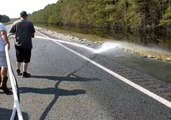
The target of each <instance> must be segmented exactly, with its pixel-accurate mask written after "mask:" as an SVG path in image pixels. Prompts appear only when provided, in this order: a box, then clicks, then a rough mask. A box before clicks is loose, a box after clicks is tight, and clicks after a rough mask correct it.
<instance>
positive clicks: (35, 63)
mask: <svg viewBox="0 0 171 120" xmlns="http://www.w3.org/2000/svg"><path fill="white" fill-rule="evenodd" d="M36 36H41V34H39V33H36ZM42 37H43V36H42ZM11 42H12V41H11ZM111 54H114V56H117V55H127V53H124V52H123V51H121V50H119V49H115V51H113V52H111V53H110V54H107V53H105V54H94V53H92V52H90V51H88V50H85V49H83V48H79V47H75V46H73V45H69V44H65V43H60V44H58V43H56V42H54V41H52V40H49V39H46V38H43V39H40V38H34V39H33V51H32V58H31V63H30V66H29V68H28V71H29V72H30V73H31V74H32V77H31V78H22V77H21V76H17V81H18V85H19V91H20V99H21V103H20V105H21V110H22V113H23V118H24V120H171V109H170V108H169V107H167V106H166V105H164V104H162V103H161V102H159V101H157V100H156V99H154V98H152V97H150V96H149V95H147V94H145V93H142V92H141V91H140V90H137V89H135V88H134V87H132V86H130V85H129V84H126V83H125V82H123V81H121V80H120V79H119V78H117V77H115V76H114V75H112V74H111V73H109V72H107V71H105V70H104V69H102V68H100V67H99V66H98V65H101V66H102V67H104V68H107V70H111V71H113V72H117V73H118V74H120V75H122V76H123V77H126V78H127V79H128V80H131V81H133V82H135V83H136V84H139V85H140V86H142V87H146V89H148V88H152V87H153V88H154V87H155V86H158V85H155V84H157V83H155V84H153V85H147V83H149V80H151V81H153V80H155V78H152V77H151V76H148V75H147V74H145V73H141V72H139V71H136V70H134V69H131V68H129V67H127V66H124V65H122V64H120V63H118V62H116V61H115V60H114V58H113V57H111V56H110V55H111ZM80 55H81V56H82V57H81V56H80ZM84 57H85V58H84ZM89 60H91V61H89ZM10 61H11V64H12V67H13V69H14V70H15V69H16V68H15V52H14V48H13V47H12V48H11V50H10ZM92 61H93V62H92ZM94 63H95V64H94ZM138 80H140V81H138ZM146 80H147V81H146ZM137 81H138V82H137ZM142 81H143V82H142ZM8 86H10V83H9V82H8ZM151 86H152V87H151ZM150 91H152V92H153V91H154V92H155V94H158V93H157V90H156V88H155V89H151V90H150ZM0 92H1V93H0V94H1V95H0V101H1V102H0V106H1V107H0V111H1V112H0V119H2V120H7V119H9V118H10V115H11V111H12V107H13V96H12V95H4V94H3V93H2V91H0ZM159 93H160V94H161V92H159ZM160 96H162V98H164V97H165V94H161V95H160ZM165 98H166V99H167V100H168V99H169V100H170V98H169V97H167V96H166V97H165Z"/></svg>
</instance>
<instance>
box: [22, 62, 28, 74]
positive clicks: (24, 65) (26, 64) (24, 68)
mask: <svg viewBox="0 0 171 120" xmlns="http://www.w3.org/2000/svg"><path fill="white" fill-rule="evenodd" d="M27 68H28V63H23V72H27Z"/></svg>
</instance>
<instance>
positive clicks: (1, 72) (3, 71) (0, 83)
mask: <svg viewBox="0 0 171 120" xmlns="http://www.w3.org/2000/svg"><path fill="white" fill-rule="evenodd" d="M5 45H7V47H8V50H9V49H10V43H9V41H8V37H7V30H6V28H5V26H4V24H3V23H1V22H0V89H2V90H3V91H4V92H5V93H6V94H10V93H11V91H10V90H9V89H8V88H7V80H8V77H7V70H8V69H7V62H6V56H5Z"/></svg>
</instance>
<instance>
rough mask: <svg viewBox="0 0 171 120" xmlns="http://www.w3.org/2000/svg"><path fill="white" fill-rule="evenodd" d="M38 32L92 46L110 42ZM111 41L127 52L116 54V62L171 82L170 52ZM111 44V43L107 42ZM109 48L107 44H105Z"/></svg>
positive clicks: (57, 33)
mask: <svg viewBox="0 0 171 120" xmlns="http://www.w3.org/2000/svg"><path fill="white" fill-rule="evenodd" d="M38 30H39V31H40V32H43V33H46V34H48V35H50V36H51V37H54V38H58V39H62V40H69V41H73V42H79V43H81V44H84V45H86V46H89V47H91V46H93V45H92V44H96V47H97V46H99V48H100V47H101V46H103V45H104V44H105V43H106V42H109V41H110V42H111V40H110V39H105V38H103V37H94V36H91V35H86V34H80V33H74V32H70V33H68V32H67V31H66V32H65V31H58V30H49V29H43V28H38ZM112 42H113V43H118V44H117V45H118V46H115V47H119V48H120V49H121V50H122V51H124V52H126V53H128V54H129V55H126V56H117V57H114V58H113V59H114V60H115V61H117V62H118V63H121V64H124V65H126V66H129V67H131V68H133V69H135V70H138V71H141V72H143V73H146V74H149V75H151V76H153V77H155V78H157V79H160V80H161V81H164V82H166V83H171V79H170V78H171V74H170V71H171V61H170V59H169V58H171V53H170V52H168V51H166V50H162V49H161V48H160V49H159V48H157V49H155V48H148V47H144V46H141V45H137V44H132V43H131V44H130V43H128V42H123V41H115V40H112ZM108 45H111V46H113V45H112V43H110V44H108ZM106 47H108V48H109V46H106ZM167 59H168V60H167Z"/></svg>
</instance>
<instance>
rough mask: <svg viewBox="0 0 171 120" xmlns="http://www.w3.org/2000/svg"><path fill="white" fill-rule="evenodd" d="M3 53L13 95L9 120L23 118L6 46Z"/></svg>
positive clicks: (20, 119)
mask: <svg viewBox="0 0 171 120" xmlns="http://www.w3.org/2000/svg"><path fill="white" fill-rule="evenodd" d="M5 54H6V59H7V66H8V75H9V78H10V82H11V87H12V92H13V97H14V105H13V111H12V115H11V118H10V120H16V119H17V118H18V120H23V116H22V113H21V109H20V102H19V91H18V84H17V80H16V78H15V76H14V72H13V70H12V67H11V64H10V59H9V53H8V47H7V46H5Z"/></svg>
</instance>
